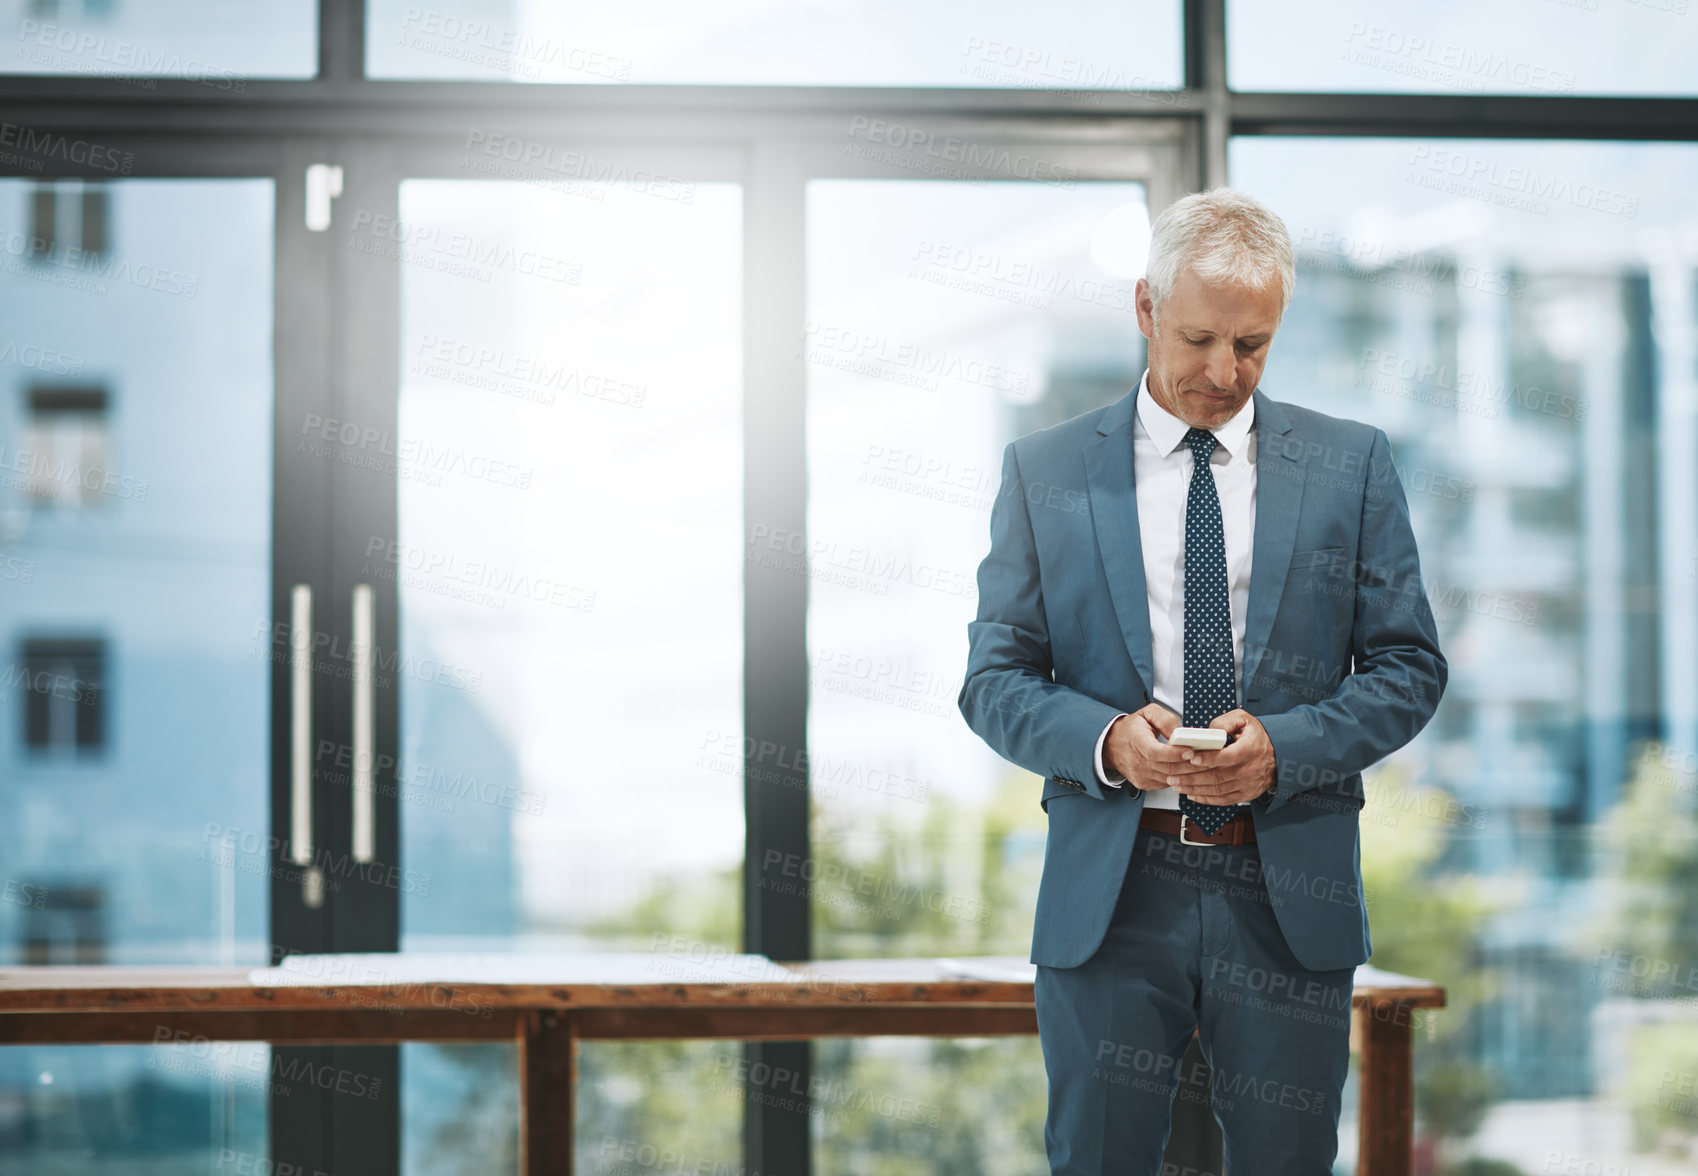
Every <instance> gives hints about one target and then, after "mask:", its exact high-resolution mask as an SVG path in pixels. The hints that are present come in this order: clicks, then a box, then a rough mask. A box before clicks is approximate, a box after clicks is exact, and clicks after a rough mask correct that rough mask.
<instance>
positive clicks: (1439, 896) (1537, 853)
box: [1230, 8, 1698, 1172]
mask: <svg viewBox="0 0 1698 1176" xmlns="http://www.w3.org/2000/svg"><path fill="white" fill-rule="evenodd" d="M1561 11H1563V10H1562V9H1557V8H1553V13H1555V12H1561ZM1552 19H1555V17H1554V16H1553V18H1552ZM1230 163H1231V167H1232V182H1233V183H1234V185H1236V186H1239V187H1242V188H1244V189H1245V190H1247V191H1249V192H1251V193H1253V194H1255V195H1256V196H1257V197H1259V198H1260V199H1263V200H1265V201H1266V202H1267V203H1268V204H1269V205H1270V206H1271V207H1272V208H1273V209H1274V210H1275V211H1276V212H1278V213H1279V214H1280V215H1281V216H1282V217H1283V218H1284V219H1285V222H1286V226H1287V228H1288V229H1289V230H1290V233H1291V236H1292V240H1293V244H1294V246H1295V248H1296V252H1297V288H1296V292H1295V295H1294V297H1293V300H1292V304H1291V307H1290V309H1289V310H1288V311H1287V313H1286V316H1285V321H1284V323H1283V324H1282V325H1281V328H1280V333H1279V337H1278V338H1277V339H1276V340H1275V341H1274V344H1273V348H1272V352H1271V354H1270V357H1269V360H1268V364H1267V368H1266V370H1265V371H1264V372H1263V376H1262V389H1263V390H1264V391H1265V392H1266V393H1267V394H1268V395H1269V396H1271V397H1273V398H1274V399H1276V400H1289V401H1293V402H1295V403H1297V404H1300V405H1303V406H1305V407H1308V408H1313V409H1317V410H1319V411H1322V412H1326V413H1331V414H1334V415H1337V416H1343V417H1350V418H1353V419H1357V420H1362V421H1368V422H1371V423H1373V424H1375V425H1378V426H1380V427H1381V428H1383V429H1385V431H1386V433H1387V435H1388V436H1389V437H1390V440H1391V445H1392V453H1393V457H1394V458H1395V460H1396V461H1397V464H1398V467H1399V472H1400V474H1401V475H1402V479H1403V488H1404V493H1405V496H1406V498H1407V500H1408V503H1409V510H1410V515H1411V519H1412V522H1413V526H1414V529H1415V534H1416V539H1417V542H1418V544H1419V546H1420V553H1421V571H1422V577H1423V580H1424V582H1425V586H1426V589H1427V593H1428V596H1429V599H1430V600H1431V603H1432V606H1433V610H1434V613H1435V616H1436V619H1437V622H1438V626H1439V639H1440V643H1441V646H1442V648H1443V650H1444V652H1445V655H1446V658H1447V659H1448V661H1449V665H1450V681H1449V684H1448V686H1447V688H1446V690H1445V694H1444V698H1443V700H1442V701H1441V703H1440V705H1439V708H1438V713H1437V715H1436V716H1435V718H1434V721H1433V722H1432V723H1431V724H1430V725H1429V727H1428V728H1427V729H1426V730H1423V731H1422V732H1421V734H1420V735H1419V736H1417V737H1416V739H1415V740H1414V741H1413V742H1411V743H1410V744H1409V745H1408V746H1407V747H1405V748H1404V749H1402V750H1401V751H1399V752H1398V753H1397V754H1395V755H1393V756H1392V757H1390V758H1389V759H1388V760H1387V761H1385V762H1384V763H1382V764H1380V765H1377V766H1376V767H1375V768H1373V769H1372V770H1371V771H1370V772H1369V773H1368V774H1367V778H1366V786H1367V791H1368V802H1367V807H1366V808H1364V810H1363V814H1362V824H1361V834H1362V846H1361V858H1362V869H1363V877H1364V882H1365V884H1366V888H1367V892H1368V899H1369V903H1370V912H1371V919H1372V923H1373V939H1374V958H1373V963H1374V964H1375V966H1377V967H1383V968H1386V969H1389V970H1391V971H1401V972H1410V973H1416V974H1420V975H1422V976H1427V977H1430V978H1432V979H1434V980H1436V981H1438V982H1439V983H1441V984H1445V985H1447V986H1448V988H1449V991H1450V999H1449V1004H1448V1005H1447V1007H1446V1009H1445V1010H1444V1014H1443V1016H1442V1017H1440V1018H1437V1020H1436V1022H1435V1023H1434V1026H1433V1031H1432V1032H1431V1034H1430V1035H1429V1036H1428V1037H1427V1039H1426V1040H1424V1041H1421V1042H1420V1044H1419V1045H1418V1050H1419V1058H1420V1064H1419V1068H1418V1069H1417V1087H1416V1106H1417V1109H1418V1111H1419V1110H1421V1109H1422V1108H1428V1107H1431V1108H1437V1107H1439V1106H1441V1104H1442V1105H1455V1104H1453V1103H1443V1100H1445V1099H1453V1100H1454V1099H1457V1098H1459V1097H1460V1098H1463V1099H1464V1100H1466V1101H1467V1102H1468V1103H1469V1104H1470V1105H1471V1106H1472V1111H1471V1114H1472V1115H1473V1116H1474V1118H1473V1119H1472V1120H1471V1121H1470V1123H1469V1124H1468V1125H1466V1126H1464V1125H1461V1124H1459V1123H1455V1122H1439V1121H1438V1120H1437V1119H1436V1117H1435V1120H1434V1122H1433V1124H1432V1125H1431V1126H1428V1127H1426V1128H1424V1130H1425V1132H1426V1134H1427V1135H1428V1136H1429V1137H1430V1138H1442V1139H1443V1146H1444V1147H1445V1149H1446V1150H1452V1151H1454V1152H1455V1154H1457V1155H1458V1156H1461V1155H1462V1154H1464V1153H1465V1151H1466V1152H1467V1153H1470V1154H1472V1156H1474V1157H1476V1158H1475V1159H1474V1160H1473V1162H1476V1163H1482V1164H1483V1163H1485V1162H1486V1161H1487V1160H1491V1161H1498V1162H1505V1163H1508V1164H1511V1165H1514V1166H1515V1167H1516V1168H1517V1170H1519V1171H1523V1172H1534V1171H1540V1170H1543V1169H1544V1168H1546V1167H1547V1166H1548V1164H1549V1157H1550V1156H1551V1155H1552V1154H1553V1153H1557V1154H1561V1155H1563V1156H1564V1160H1563V1163H1564V1164H1573V1165H1575V1166H1576V1167H1586V1168H1588V1169H1593V1170H1597V1171H1627V1170H1629V1169H1630V1168H1631V1169H1637V1168H1639V1167H1641V1166H1642V1165H1644V1164H1645V1161H1646V1158H1647V1157H1646V1156H1644V1155H1643V1154H1640V1153H1637V1152H1636V1151H1635V1150H1634V1147H1633V1145H1632V1144H1631V1143H1629V1142H1628V1141H1629V1139H1630V1135H1631V1133H1632V1132H1631V1125H1632V1124H1633V1123H1635V1122H1638V1123H1645V1122H1649V1121H1651V1120H1652V1119H1653V1118H1655V1117H1656V1116H1658V1115H1659V1114H1660V1109H1659V1107H1658V1105H1657V1102H1656V1100H1657V1099H1658V1098H1659V1097H1663V1098H1665V1099H1666V1098H1667V1097H1668V1095H1667V1091H1668V1088H1667V1087H1666V1086H1665V1087H1664V1088H1663V1089H1662V1090H1661V1091H1660V1092H1659V1091H1658V1090H1657V1089H1655V1086H1656V1083H1655V1081H1654V1080H1653V1081H1651V1082H1649V1083H1639V1082H1636V1081H1635V1080H1634V1079H1633V1078H1631V1077H1630V1075H1633V1074H1641V1075H1656V1074H1667V1073H1671V1072H1672V1073H1682V1072H1690V1068H1691V1066H1692V1064H1693V1062H1692V1059H1693V1058H1694V1054H1693V1052H1692V1047H1691V1044H1690V1041H1691V1039H1690V1037H1687V1036H1685V1035H1684V1030H1682V1031H1681V1033H1679V1034H1675V1033H1672V1032H1670V1033H1665V1034H1658V1033H1656V1032H1651V1031H1648V1029H1649V1026H1651V1025H1653V1024H1656V1023H1660V1022H1663V1021H1665V1020H1666V1021H1667V1022H1669V1024H1670V1026H1671V1028H1672V1025H1673V1024H1674V1023H1675V1022H1676V1021H1677V1020H1679V1021H1680V1022H1681V1023H1682V1024H1686V1023H1687V1022H1686V1020H1685V1018H1686V1016H1687V1011H1686V1009H1685V1008H1684V1006H1685V1005H1686V1004H1687V1003H1688V1002H1689V1001H1690V994H1689V991H1688V993H1687V995H1686V996H1685V997H1684V998H1683V997H1682V996H1681V994H1680V993H1679V992H1678V991H1677V992H1676V993H1675V994H1674V997H1673V999H1669V1000H1657V999H1653V998H1654V997H1656V996H1658V995H1660V994H1658V993H1657V992H1656V991H1655V990H1654V987H1653V984H1654V981H1655V979H1656V978H1655V977H1654V976H1649V975H1648V978H1647V979H1645V980H1643V981H1642V980H1641V979H1640V977H1639V976H1638V972H1637V971H1633V972H1630V971H1629V968H1632V969H1641V968H1648V967H1649V966H1650V965H1653V964H1654V965H1655V966H1656V967H1658V968H1663V967H1665V966H1666V967H1667V968H1669V969H1671V970H1672V973H1673V974H1675V975H1680V976H1687V975H1692V974H1695V973H1693V972H1690V971H1689V970H1688V969H1689V968H1691V967H1692V966H1693V965H1695V964H1698V950H1695V948H1694V946H1693V942H1692V936H1691V933H1690V931H1689V930H1687V929H1686V924H1685V919H1686V916H1685V915H1683V914H1677V915H1673V916H1665V915H1664V914H1663V913H1662V912H1664V911H1675V910H1678V909H1682V907H1681V904H1682V903H1684V899H1682V898H1680V897H1678V896H1680V895H1682V894H1684V893H1686V892H1688V891H1689V890H1690V882H1689V878H1690V871H1691V870H1692V869H1693V868H1694V867H1693V863H1694V862H1698V834H1695V833H1694V830H1693V826H1692V819H1691V816H1690V815H1689V814H1690V813H1691V809H1692V795H1693V776H1692V771H1691V763H1692V755H1693V751H1694V749H1695V748H1698V738H1695V734H1698V733H1695V730H1694V719H1693V712H1692V710H1691V708H1690V705H1689V704H1688V703H1687V702H1686V701H1685V700H1688V699H1691V698H1693V697H1694V693H1695V690H1698V671H1695V670H1694V661H1693V658H1692V657H1691V656H1690V650H1691V635H1692V634H1693V633H1694V632H1695V631H1698V628H1695V623H1698V594H1695V593H1694V591H1693V569H1694V568H1695V567H1698V526H1695V525H1694V524H1695V520H1698V492H1695V490H1694V482H1693V477H1694V470H1695V469H1698V454H1695V452H1694V451H1695V449H1698V435H1695V434H1694V432H1693V430H1692V426H1691V421H1692V417H1691V405H1692V403H1693V400H1692V396H1693V387H1694V384H1693V379H1694V375H1693V369H1692V359H1691V357H1692V356H1693V354H1694V351H1693V340H1694V339H1695V338H1698V311H1695V309H1694V308H1695V306H1698V301H1695V298H1694V295H1695V293H1698V290H1695V286H1694V268H1693V260H1692V257H1693V255H1692V253H1691V252H1690V251H1689V250H1687V251H1683V250H1681V249H1679V248H1675V247H1672V246H1671V247H1656V246H1649V247H1648V245H1647V243H1648V242H1654V241H1657V240H1659V239H1662V240H1668V241H1671V242H1672V241H1674V240H1677V239H1678V226H1681V225H1683V224H1685V223H1687V222H1688V221H1689V219H1690V201H1689V200H1688V199H1687V196H1686V194H1687V193H1689V192H1691V191H1693V190H1694V187H1695V186H1698V147H1694V146H1691V145H1685V144H1651V143H1576V142H1562V141H1554V142H1525V141H1503V140H1483V139H1448V140H1438V139H1342V138H1333V137H1326V138H1312V139H1311V138H1274V137H1267V138H1260V137H1258V138H1254V139H1251V138H1242V139H1236V140H1234V141H1233V143H1232V145H1231V155H1230ZM1461 172H1466V173H1467V175H1468V177H1470V178H1469V179H1467V180H1466V181H1461V180H1458V179H1457V176H1458V175H1459V174H1460V173H1461ZM1317 176H1325V177H1328V179H1327V182H1326V183H1316V182H1315V179H1314V178H1315V177H1317ZM1683 651H1684V652H1683ZM1618 965H1619V966H1618ZM1642 1030H1645V1031H1642ZM1671 1122H1672V1120H1671ZM1578 1123H1584V1124H1585V1126H1584V1128H1577V1127H1576V1126H1575V1125H1576V1124H1578ZM1474 1124H1477V1125H1478V1129H1477V1131H1476V1130H1475V1129H1474ZM1482 1170H1484V1169H1482ZM1505 1170H1506V1171H1507V1170H1508V1169H1505Z"/></svg>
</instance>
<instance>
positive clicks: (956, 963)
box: [937, 958, 1038, 984]
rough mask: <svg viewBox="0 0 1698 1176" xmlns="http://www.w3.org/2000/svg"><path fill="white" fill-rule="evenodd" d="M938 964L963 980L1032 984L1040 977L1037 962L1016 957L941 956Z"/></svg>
mask: <svg viewBox="0 0 1698 1176" xmlns="http://www.w3.org/2000/svg"><path fill="white" fill-rule="evenodd" d="M937 962H938V965H939V966H940V967H942V968H943V970H944V971H945V972H947V973H948V974H949V975H951V976H956V977H959V978H960V979H962V980H991V981H995V982H997V983H999V984H1032V983H1034V982H1036V980H1037V978H1038V967H1037V965H1036V964H1028V963H1021V962H1019V961H1018V960H1015V959H1012V958H1010V959H998V958H991V959H979V960H972V959H968V960H954V959H944V958H940V959H939V960H938V961H937Z"/></svg>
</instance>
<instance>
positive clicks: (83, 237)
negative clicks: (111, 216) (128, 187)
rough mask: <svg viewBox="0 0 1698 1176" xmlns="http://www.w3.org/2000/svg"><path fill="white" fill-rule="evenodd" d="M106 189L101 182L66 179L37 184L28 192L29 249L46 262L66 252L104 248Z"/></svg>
mask: <svg viewBox="0 0 1698 1176" xmlns="http://www.w3.org/2000/svg"><path fill="white" fill-rule="evenodd" d="M107 219H108V206H107V192H106V187H105V185H103V184H84V183H78V182H75V181H68V182H65V183H60V184H41V185H38V186H37V187H36V188H35V190H34V191H33V192H31V193H30V236H29V251H30V254H31V255H32V256H36V257H42V258H45V259H47V260H50V261H60V262H63V261H64V260H66V254H67V252H68V251H71V250H75V251H76V253H73V254H71V255H70V256H72V257H75V256H76V255H77V254H100V253H104V252H105V251H106V242H107V235H108V230H107Z"/></svg>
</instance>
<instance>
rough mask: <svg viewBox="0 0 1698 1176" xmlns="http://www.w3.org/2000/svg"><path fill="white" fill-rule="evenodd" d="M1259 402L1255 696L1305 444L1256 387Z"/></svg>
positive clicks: (1251, 662)
mask: <svg viewBox="0 0 1698 1176" xmlns="http://www.w3.org/2000/svg"><path fill="white" fill-rule="evenodd" d="M1252 395H1253V396H1254V398H1255V401H1256V533H1255V535H1254V536H1253V537H1252V539H1251V546H1250V603H1249V604H1248V605H1247V606H1246V608H1245V617H1244V666H1243V670H1244V695H1245V697H1246V698H1248V697H1250V695H1252V694H1254V693H1255V691H1254V690H1253V689H1252V686H1251V683H1252V682H1253V681H1254V679H1255V676H1256V667H1257V666H1259V665H1260V664H1261V661H1262V653H1263V652H1264V651H1265V650H1266V649H1267V644H1268V634H1270V633H1272V632H1273V623H1274V616H1275V615H1276V614H1277V613H1278V612H1279V598H1280V593H1281V592H1282V591H1283V590H1284V588H1285V573H1286V572H1287V571H1288V570H1290V568H1291V550H1292V548H1293V547H1294V546H1296V543H1297V514H1298V509H1299V508H1300V507H1301V506H1302V504H1303V463H1302V462H1301V461H1300V460H1299V459H1298V454H1299V453H1300V452H1301V446H1300V445H1297V444H1295V443H1294V442H1293V441H1292V440H1291V439H1290V438H1289V437H1288V434H1289V433H1290V432H1291V418H1290V417H1288V416H1286V415H1285V410H1284V409H1282V408H1280V406H1279V405H1277V404H1275V403H1274V402H1273V401H1272V400H1269V399H1268V398H1267V397H1266V396H1265V395H1263V394H1262V391H1261V389H1259V388H1258V389H1257V390H1256V391H1255V392H1254V393H1252Z"/></svg>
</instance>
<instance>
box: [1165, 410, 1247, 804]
mask: <svg viewBox="0 0 1698 1176" xmlns="http://www.w3.org/2000/svg"><path fill="white" fill-rule="evenodd" d="M1185 444H1187V445H1189V446H1190V447H1191V456H1192V459H1193V460H1192V469H1191V489H1190V491H1189V493H1188V494H1187V495H1186V499H1185V699H1184V703H1185V705H1184V708H1183V709H1184V714H1183V716H1182V720H1181V721H1182V722H1183V723H1184V724H1185V726H1187V727H1207V726H1208V725H1209V723H1210V722H1212V721H1213V720H1214V718H1215V717H1216V716H1217V715H1222V714H1225V713H1226V712H1227V711H1229V710H1231V709H1233V706H1234V704H1235V701H1236V695H1237V688H1236V686H1235V685H1234V682H1233V677H1234V675H1233V660H1232V598H1231V597H1230V596H1229V595H1228V590H1227V583H1226V535H1225V533H1224V531H1222V529H1221V522H1220V495H1219V494H1218V493H1216V491H1215V474H1214V469H1213V468H1212V467H1211V466H1210V464H1209V455H1210V454H1212V453H1213V452H1214V451H1215V445H1216V442H1215V436H1214V434H1213V433H1211V432H1209V431H1208V430H1207V429H1188V430H1186V432H1185ZM1238 810H1239V806H1238V805H1235V804H1204V803H1203V802H1201V801H1198V800H1192V799H1191V798H1190V797H1188V796H1181V797H1180V798H1179V811H1180V812H1182V813H1184V814H1185V815H1186V816H1187V817H1190V818H1191V821H1192V822H1193V823H1194V824H1196V825H1197V826H1198V827H1199V828H1201V829H1202V830H1203V832H1205V833H1211V834H1212V833H1216V832H1218V831H1219V830H1220V827H1221V826H1222V825H1224V824H1226V823H1227V821H1229V820H1231V819H1232V817H1233V816H1234V815H1235V814H1236V813H1237V812H1238Z"/></svg>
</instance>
